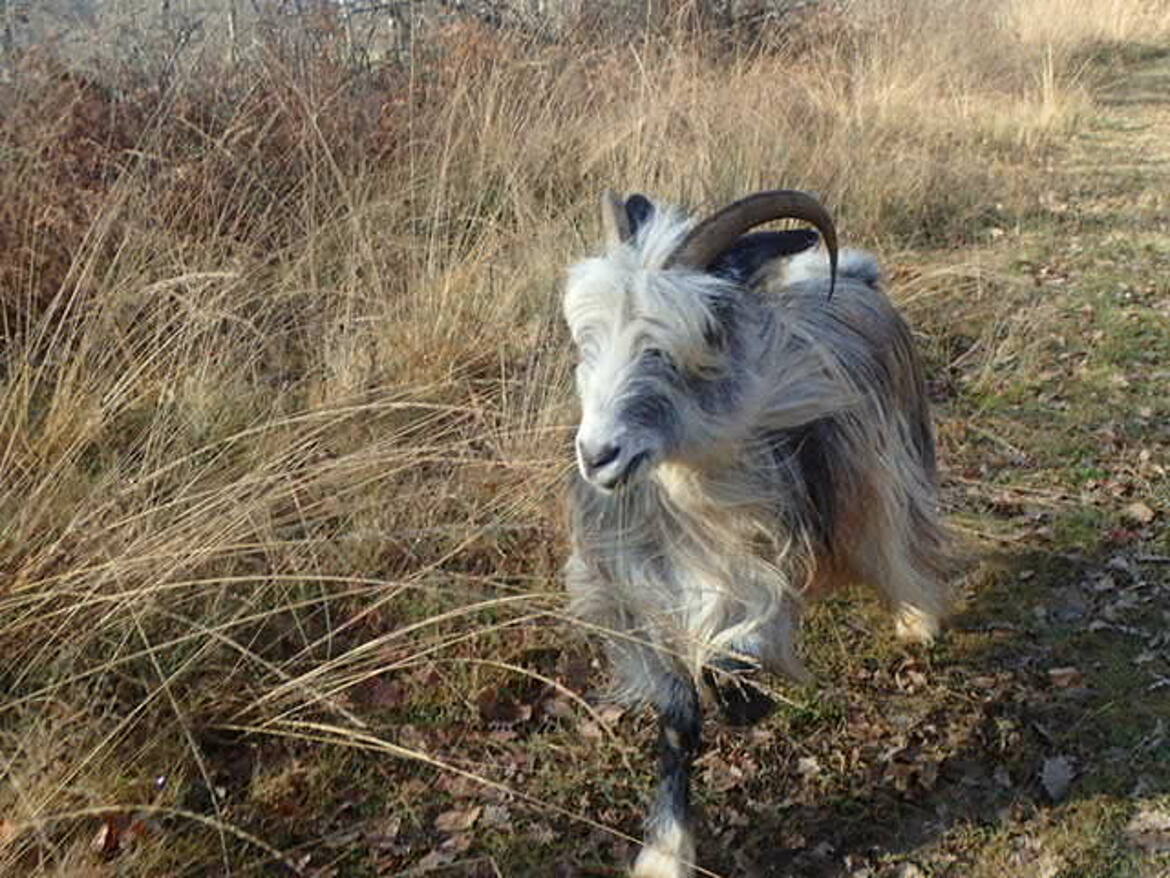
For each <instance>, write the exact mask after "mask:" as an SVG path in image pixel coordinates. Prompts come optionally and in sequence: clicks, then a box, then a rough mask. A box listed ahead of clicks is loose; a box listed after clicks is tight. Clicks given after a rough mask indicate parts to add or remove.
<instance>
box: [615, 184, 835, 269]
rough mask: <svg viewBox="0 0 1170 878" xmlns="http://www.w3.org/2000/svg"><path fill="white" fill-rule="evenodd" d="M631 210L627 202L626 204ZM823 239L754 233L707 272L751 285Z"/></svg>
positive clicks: (800, 233) (797, 233)
mask: <svg viewBox="0 0 1170 878" xmlns="http://www.w3.org/2000/svg"><path fill="white" fill-rule="evenodd" d="M627 209H628V202H627ZM818 240H820V236H819V235H817V233H816V232H814V231H813V230H812V229H788V230H785V231H783V232H753V233H752V234H750V235H743V236H742V237H740V238H739V239H738V240H736V242H735V243H734V244H732V245H731V247H729V248H728V249H727V250H724V251H723V252H722V253H720V254H719V256H717V257H716V259H715V261H714V262H712V263H711V266H710V268H708V269H707V270H708V271H710V272H711V274H713V275H716V276H717V277H721V278H724V279H725V280H729V281H732V282H734V283H737V284H747V283H750V282H751V280H752V278H754V277H755V276H756V274H757V273H758V272H759V270H760V269H761V268H763V267H764V266H765V265H767V264H768V263H769V262H771V261H772V260H773V259H779V258H780V257H781V256H793V255H795V254H797V253H800V252H801V251H802V250H807V249H808V248H809V247H815V246H816V243H817V241H818Z"/></svg>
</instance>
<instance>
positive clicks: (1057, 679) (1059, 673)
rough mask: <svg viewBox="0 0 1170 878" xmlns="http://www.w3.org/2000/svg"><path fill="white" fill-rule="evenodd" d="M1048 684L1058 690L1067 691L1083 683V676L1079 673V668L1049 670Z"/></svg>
mask: <svg viewBox="0 0 1170 878" xmlns="http://www.w3.org/2000/svg"><path fill="white" fill-rule="evenodd" d="M1048 682H1050V683H1051V684H1052V685H1053V686H1055V687H1057V688H1058V689H1069V688H1071V687H1073V686H1080V685H1082V684H1083V683H1084V682H1085V675H1084V674H1082V673H1081V670H1080V668H1074V667H1071V666H1069V667H1065V668H1050V669H1049V671H1048Z"/></svg>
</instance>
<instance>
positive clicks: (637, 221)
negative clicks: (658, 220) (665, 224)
mask: <svg viewBox="0 0 1170 878" xmlns="http://www.w3.org/2000/svg"><path fill="white" fill-rule="evenodd" d="M653 215H654V203H653V202H652V201H651V200H650V199H649V198H647V197H646V196H645V195H638V194H634V195H631V196H630V197H629V198H627V199H626V216H628V217H629V218H630V234H631V235H636V234H638V229H639V228H641V227H642V226H643V225H645V224H646V223H647V222H649V220H650V217H651V216H653Z"/></svg>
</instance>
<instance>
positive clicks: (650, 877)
mask: <svg viewBox="0 0 1170 878" xmlns="http://www.w3.org/2000/svg"><path fill="white" fill-rule="evenodd" d="M667 689H668V694H667V697H666V698H665V699H663V701H662V703H661V704H660V705H659V706H658V724H659V735H658V790H657V792H656V793H655V796H654V804H653V805H652V807H651V809H650V817H649V819H648V820H647V821H646V840H645V842H644V843H643V844H644V846H643V848H642V852H641V853H640V854H639V855H638V859H637V860H636V861H635V863H634V870H633V873H632V874H633V878H687V876H689V875H691V874H692V866H693V865H694V862H695V843H694V840H693V838H692V836H691V766H692V764H693V763H694V761H695V757H696V756H697V755H698V753H699V743H700V736H701V732H702V724H703V720H702V714H701V712H700V709H699V694H698V692H697V691H696V689H695V686H694V684H693V683H691V682H690V681H689V680H683V679H681V678H678V677H675V678H671V680H670V685H669V686H668V687H667Z"/></svg>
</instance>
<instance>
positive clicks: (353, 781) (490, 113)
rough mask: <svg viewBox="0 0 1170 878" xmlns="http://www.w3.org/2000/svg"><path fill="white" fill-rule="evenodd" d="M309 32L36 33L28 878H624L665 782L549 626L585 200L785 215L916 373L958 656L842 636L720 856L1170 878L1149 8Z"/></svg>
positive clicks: (0, 451) (10, 767)
mask: <svg viewBox="0 0 1170 878" xmlns="http://www.w3.org/2000/svg"><path fill="white" fill-rule="evenodd" d="M18 5H19V4H17V3H15V2H14V0H8V2H6V3H4V4H3V6H2V10H3V11H4V14H5V15H6V16H9V18H8V19H6V21H7V22H8V23H11V21H14V20H15V18H14V17H13V16H15V14H16V12H17V11H19V10H17V6H18ZM241 5H243V4H241ZM164 6H166V7H167V9H170V4H164ZM282 8H283V7H280V6H278V5H277V4H272V5H270V6H267V7H265V6H256V5H253V6H251V7H250V9H252V10H253V11H256V12H257V16H258V17H257V18H255V19H254V20H252V19H249V21H250V22H251V24H250V25H249V30H248V32H247V36H246V38H244V37H241V38H239V39H236V40H233V41H231V42H230V43H224V42H222V41H220V42H217V41H214V40H210V39H202V38H199V34H200V33H203V32H202V31H200V30H199V29H198V28H196V29H194V30H191V31H190V33H189V34H188V36H187V37H186V38H184V39H183V40H181V41H176V40H172V41H171V42H169V43H167V42H166V41H163V40H161V39H160V40H157V41H154V42H150V43H147V44H145V45H140V46H139V49H140V51H138V52H130V53H127V52H125V51H121V50H119V51H117V52H110V53H109V54H108V55H103V54H102V53H96V54H92V55H91V54H86V55H85V57H84V58H82V57H81V56H80V55H76V54H75V53H71V52H70V51H66V50H63V48H62V47H63V45H68V44H63V43H62V42H61V40H60V39H58V38H57V37H52V38H50V37H48V36H46V37H45V38H44V39H42V40H39V41H29V40H24V41H22V40H19V39H17V38H16V36H11V38H8V39H6V43H5V50H6V55H5V66H4V73H3V77H2V78H0V332H2V334H0V339H2V341H0V344H2V350H0V657H2V660H0V693H2V694H3V697H2V698H0V870H2V871H6V872H7V874H12V875H28V874H59V875H71V876H72V875H114V874H119V875H121V874H126V875H161V874H174V875H180V874H191V875H211V874H241V875H243V874H253V873H257V872H260V873H270V872H276V873H280V872H282V871H284V872H287V871H294V872H301V873H303V874H313V875H405V874H423V873H425V872H429V871H435V872H437V873H442V874H449V875H477V876H478V875H506V876H524V875H534V876H535V875H542V876H543V875H549V874H558V875H589V874H595V875H609V874H619V873H620V868H621V866H622V864H623V863H624V862H626V861H627V859H628V857H629V855H630V851H631V848H630V836H636V835H637V834H638V824H637V821H638V819H639V815H640V811H641V796H642V794H643V792H644V790H645V788H646V780H647V777H648V774H649V772H650V770H651V766H650V765H649V760H648V759H646V758H645V757H644V756H643V755H642V751H643V749H644V747H645V746H646V745H647V744H648V742H649V740H650V738H651V736H650V733H649V729H648V725H647V721H646V718H644V717H641V716H638V715H633V714H627V715H623V714H621V713H620V712H618V711H616V710H614V709H612V708H605V707H600V708H599V707H598V706H596V705H595V704H593V703H592V702H591V701H590V700H589V695H590V693H591V692H592V691H593V690H594V689H595V687H596V686H597V685H598V684H599V683H600V681H601V679H602V676H603V669H602V668H601V666H600V661H599V658H598V655H597V653H596V651H595V648H594V647H593V646H592V645H591V644H590V641H589V639H588V637H587V632H582V631H580V630H578V629H576V628H574V627H573V625H572V624H571V623H570V622H568V621H566V620H565V619H564V618H563V614H562V599H561V595H560V588H559V584H558V567H559V564H560V562H561V559H562V558H563V556H564V534H563V528H562V522H561V515H560V511H559V510H560V494H561V488H562V484H563V480H564V477H565V475H566V473H567V471H568V468H569V466H570V455H569V454H568V451H567V449H568V447H569V441H570V436H571V431H572V425H573V418H574V410H573V405H572V400H571V392H570V388H569V382H568V380H567V378H568V371H569V353H568V351H567V346H566V338H565V334H564V332H563V331H562V328H561V326H560V322H559V316H558V285H559V282H560V278H561V275H562V272H563V269H564V266H565V265H566V264H567V262H569V261H570V260H572V259H574V258H576V257H578V256H580V255H582V254H584V253H586V252H589V250H590V249H591V248H592V247H593V246H595V240H596V237H597V231H598V230H597V228H596V217H595V205H596V197H597V193H598V191H599V190H601V189H602V188H604V187H607V186H616V187H618V188H621V189H623V190H627V191H633V190H639V191H647V192H651V193H654V194H657V195H659V196H661V197H664V198H667V199H669V200H673V201H675V202H681V203H686V204H689V205H692V206H695V207H696V208H698V209H706V208H711V207H713V206H716V205H718V204H721V203H723V202H725V201H727V200H729V199H731V198H733V197H736V196H738V195H741V194H744V193H746V192H748V191H751V190H754V189H757V188H763V187H771V186H794V187H800V188H805V189H811V190H814V191H817V192H819V193H821V194H822V195H823V197H824V199H825V200H826V202H827V203H828V204H830V205H831V206H832V207H833V209H834V211H835V213H836V214H837V215H838V217H839V220H840V224H841V226H842V229H843V234H844V237H845V239H846V240H848V241H849V242H851V243H854V244H859V245H863V246H867V247H871V248H873V249H875V250H876V251H878V252H879V253H880V254H881V256H882V258H883V261H884V263H885V264H886V265H887V266H888V268H889V270H890V274H891V281H892V284H891V287H892V290H893V295H894V296H895V298H896V299H897V300H898V301H899V302H900V303H901V304H902V305H903V307H904V308H905V310H906V312H907V314H908V315H909V317H910V318H911V320H912V321H913V322H914V324H915V326H916V328H917V330H918V331H919V333H920V336H921V341H922V345H923V349H924V352H925V353H926V356H927V358H928V362H929V371H930V374H931V376H932V380H931V392H932V395H933V397H934V401H935V404H936V410H937V413H938V418H939V435H940V442H941V445H942V451H943V460H944V467H945V485H944V487H945V496H946V502H947V504H948V507H949V508H950V511H951V512H952V514H953V518H954V520H955V523H956V529H957V530H958V532H959V533H960V535H961V536H962V538H963V539H964V541H965V544H966V545H967V547H968V549H969V560H968V563H967V564H966V565H965V569H966V574H965V577H964V580H963V582H962V583H961V588H962V590H963V592H964V594H965V596H966V600H965V604H964V608H963V610H962V611H961V613H960V615H959V616H958V618H957V619H956V622H955V626H954V629H953V630H952V631H951V633H950V634H948V636H947V637H946V639H945V640H944V642H943V643H942V644H941V645H940V646H939V647H938V648H936V649H935V650H934V651H933V652H932V653H930V654H921V653H917V654H911V653H905V652H902V651H900V650H899V649H898V648H897V647H896V646H894V644H893V643H892V642H891V641H890V639H889V638H888V636H887V634H886V625H885V622H884V620H883V619H882V617H881V614H880V613H879V612H877V611H876V610H875V608H874V607H873V606H872V604H871V603H870V602H869V601H868V599H867V598H865V597H864V596H862V595H852V596H849V599H848V600H845V599H842V600H833V601H831V602H829V603H828V604H826V605H824V606H822V607H820V608H819V609H818V610H817V611H816V613H814V615H813V619H812V625H811V631H810V635H809V641H808V644H807V650H808V652H809V655H810V659H811V664H812V666H813V667H814V668H815V669H816V671H817V675H818V677H819V684H818V686H817V687H816V688H813V689H808V690H793V689H791V688H782V689H780V690H779V693H778V694H781V695H783V696H784V697H785V699H786V706H785V708H784V709H782V710H781V711H780V713H779V714H778V715H777V716H776V717H774V718H773V719H771V720H769V721H768V722H767V723H766V724H764V725H763V726H762V727H760V728H759V729H757V730H755V731H753V732H752V733H751V734H750V735H747V736H732V735H730V734H728V733H726V732H723V731H719V730H717V729H716V728H714V727H712V728H711V729H710V732H709V737H710V738H711V740H712V748H711V751H710V752H709V754H708V755H707V756H705V757H704V760H703V762H702V765H701V768H702V770H701V774H702V793H701V804H702V805H703V806H704V807H705V809H706V815H705V824H704V829H703V833H704V834H703V835H702V837H701V844H700V852H701V856H702V857H703V861H704V864H705V865H707V866H708V867H709V868H710V869H711V870H712V872H711V874H721V875H853V876H859V878H860V876H866V875H871V876H876V875H900V876H903V878H905V876H913V875H919V874H939V875H955V876H978V875H992V874H997V875H998V874H1013V875H1029V876H1032V875H1035V876H1049V878H1053V876H1074V875H1075V876H1106V875H1108V876H1113V875H1117V876H1122V875H1126V876H1129V875H1143V876H1156V875H1165V874H1167V871H1166V870H1167V869H1168V868H1170V864H1168V860H1167V857H1166V854H1165V853H1164V852H1165V851H1166V849H1167V848H1170V800H1168V798H1167V793H1168V791H1170V745H1168V738H1167V729H1166V720H1167V718H1170V692H1168V690H1170V685H1168V683H1170V639H1168V638H1167V636H1166V633H1165V632H1166V624H1167V621H1168V620H1170V616H1168V615H1167V614H1168V613H1170V581H1168V576H1167V573H1168V569H1170V568H1168V567H1167V561H1168V560H1170V544H1168V538H1167V531H1166V528H1165V516H1166V515H1167V514H1168V513H1170V492H1168V490H1167V479H1166V466H1167V463H1166V461H1167V458H1166V450H1167V448H1168V447H1170V431H1168V429H1167V426H1166V425H1167V422H1168V421H1167V415H1168V414H1170V411H1168V407H1167V401H1166V396H1165V392H1164V388H1165V386H1166V381H1167V378H1168V377H1170V371H1168V370H1170V365H1168V364H1170V287H1168V285H1167V280H1166V278H1167V276H1168V274H1167V268H1170V236H1168V224H1170V205H1168V203H1167V197H1166V194H1165V193H1166V192H1167V191H1168V190H1167V183H1168V182H1170V181H1168V177H1170V172H1168V171H1167V168H1168V167H1170V152H1168V151H1167V148H1166V145H1165V144H1166V143H1170V105H1168V104H1167V103H1166V95H1167V94H1168V93H1170V68H1168V67H1167V64H1166V56H1165V54H1164V52H1165V47H1166V45H1167V39H1168V38H1170V6H1168V5H1167V4H1166V3H1165V2H1153V0H1151V2H1144V0H1077V2H1075V3H1069V2H1056V0H992V2H985V3H968V2H960V0H932V2H929V3H920V2H910V0H856V2H849V3H821V4H816V5H810V6H802V7H799V8H792V9H788V8H787V7H784V8H778V9H772V8H771V7H769V9H770V10H771V11H769V10H764V12H766V13H767V14H763V13H761V14H760V15H756V16H754V17H753V16H747V15H744V16H730V17H727V16H724V17H722V18H720V17H719V16H716V15H714V14H713V13H712V10H711V8H709V7H708V5H707V4H687V3H681V4H675V5H669V4H668V5H662V4H653V5H649V4H647V5H645V6H641V5H639V6H638V7H637V9H634V10H633V11H631V10H630V9H625V8H624V7H623V10H624V11H623V15H624V16H625V17H622V18H606V16H605V15H604V14H603V13H604V12H605V10H607V9H610V7H605V8H603V9H602V10H601V11H600V12H598V11H592V12H591V11H590V9H589V7H587V6H584V5H583V6H581V7H580V8H579V9H570V10H569V11H568V12H566V13H564V14H562V15H560V16H559V17H558V18H557V20H556V23H555V27H553V26H552V25H549V26H538V27H534V26H531V24H530V23H531V21H532V20H536V21H537V22H538V23H539V19H525V20H524V21H523V22H520V21H519V20H506V21H505V20H501V19H498V18H495V19H493V18H492V17H491V16H486V17H485V16H483V15H478V14H473V12H449V13H447V14H443V15H436V16H434V17H431V18H426V19H425V20H423V19H421V18H420V19H419V20H418V22H416V24H417V27H415V26H414V25H412V28H413V29H412V31H411V34H410V39H409V41H408V42H407V43H404V44H401V45H399V46H398V48H396V49H395V50H394V51H393V52H391V51H389V50H385V51H382V50H379V51H378V52H363V53H361V56H360V58H355V54H354V47H355V42H354V36H353V32H352V28H348V27H347V24H348V23H351V22H350V20H349V19H348V18H347V17H346V14H345V13H346V12H347V10H348V11H352V7H342V8H339V7H335V6H331V5H328V4H316V5H313V4H306V8H303V9H301V10H300V12H301V13H302V15H301V16H299V17H296V18H290V17H288V16H286V17H284V18H281V17H279V16H278V15H277V13H279V12H281V10H282ZM615 8H616V4H615ZM639 10H641V11H642V12H644V13H646V14H645V15H644V16H642V18H641V20H640V23H638V25H637V26H636V27H635V26H634V25H632V24H630V23H629V22H630V20H631V17H632V16H633V12H637V11H639ZM716 11H718V10H716ZM260 12H264V13H265V15H259V13H260ZM569 13H572V14H569ZM650 13H653V14H650ZM619 20H620V21H621V22H623V24H622V26H621V27H617V26H614V22H615V21H619ZM633 20H635V21H637V19H636V18H635V19H633ZM306 22H309V23H311V26H309V25H307V24H306ZM6 33H9V34H10V35H11V34H15V33H16V31H13V30H11V29H10V30H9V31H7V32H6ZM110 45H112V46H113V45H121V44H115V43H113V42H111V43H110ZM776 685H777V686H780V685H781V684H780V683H779V682H777V684H776ZM916 870H917V871H916Z"/></svg>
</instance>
